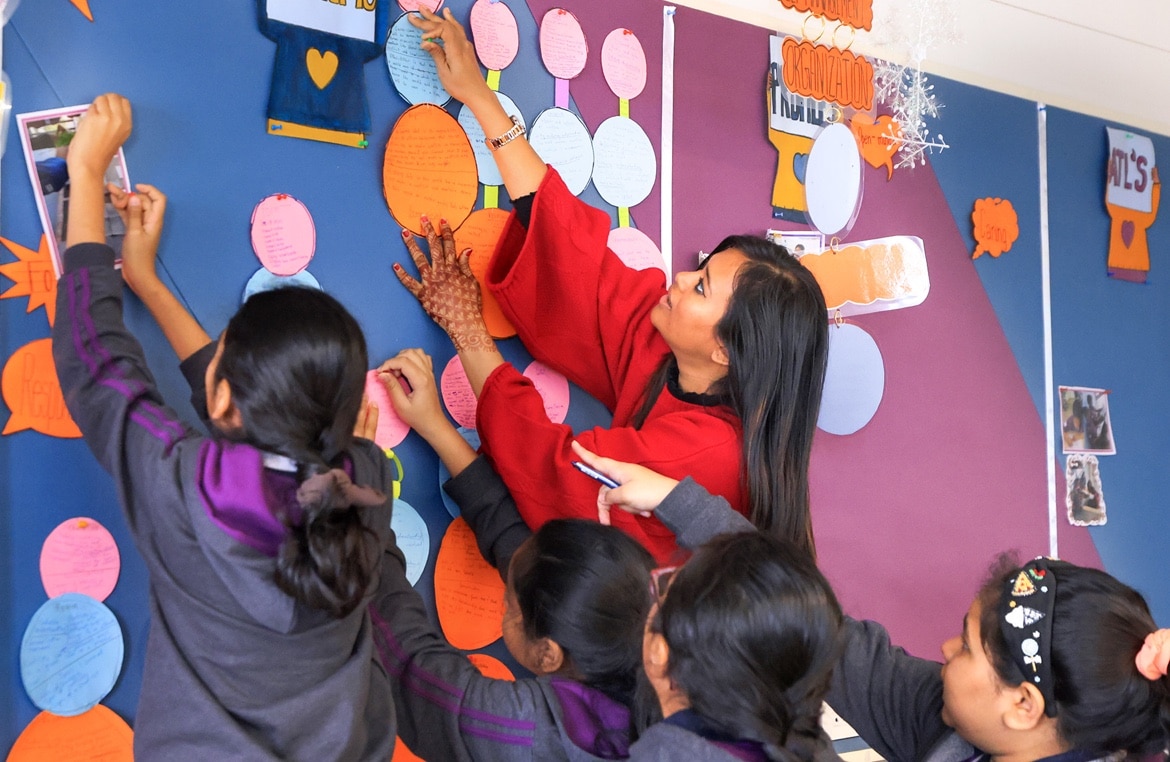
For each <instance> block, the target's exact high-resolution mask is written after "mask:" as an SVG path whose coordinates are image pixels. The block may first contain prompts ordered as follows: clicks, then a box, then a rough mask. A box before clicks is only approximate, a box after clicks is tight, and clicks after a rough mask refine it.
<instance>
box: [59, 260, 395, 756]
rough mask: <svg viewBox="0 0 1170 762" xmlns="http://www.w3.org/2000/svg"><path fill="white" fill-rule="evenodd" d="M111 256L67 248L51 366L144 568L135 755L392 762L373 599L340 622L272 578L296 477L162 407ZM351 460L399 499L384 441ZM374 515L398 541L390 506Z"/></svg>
mask: <svg viewBox="0 0 1170 762" xmlns="http://www.w3.org/2000/svg"><path fill="white" fill-rule="evenodd" d="M113 264H114V254H113V252H112V251H111V250H110V249H109V248H108V247H107V246H104V245H99V244H82V245H80V246H75V247H73V248H71V249H70V250H69V251H67V252H66V254H65V273H64V275H63V276H62V277H61V280H60V282H59V283H58V290H57V320H56V324H55V325H54V327H53V359H54V361H55V362H56V365H57V373H58V376H59V378H60V380H61V388H62V390H63V392H64V394H65V401H66V404H67V406H68V408H69V412H70V414H71V415H72V416H73V419H74V420H75V421H76V422H77V425H78V426H79V427H80V429H81V431H82V433H83V435H84V436H85V440H86V443H87V444H88V445H89V447H90V449H91V450H92V451H93V453H94V455H95V456H96V457H97V459H98V461H99V462H100V463H101V464H102V466H103V467H104V468H105V469H106V470H107V471H108V472H110V474H111V475H112V476H113V477H114V480H115V483H116V484H117V488H118V493H119V496H120V498H121V503H122V507H123V510H124V512H125V516H126V523H127V525H128V526H129V528H130V532H131V534H132V535H133V537H134V542H135V545H136V546H137V548H138V552H139V553H140V554H141V555H142V557H143V559H144V560H145V561H146V566H147V568H148V570H149V572H150V615H151V617H150V618H151V625H150V635H149V637H148V640H147V644H146V668H145V672H144V675H143V680H142V691H141V694H140V696H139V703H138V715H137V719H136V722H135V729H134V730H135V733H134V752H135V757H136V758H137V759H142V760H160V759H161V760H184V762H185V761H186V760H312V761H313V762H318V761H319V760H365V759H370V760H380V761H382V762H384V761H385V760H388V759H389V758H390V754H391V751H392V749H393V745H394V707H393V703H392V698H391V692H390V685H389V680H388V679H387V677H386V675H385V673H384V672H383V671H382V669H381V667H380V666H379V665H378V664H377V663H376V661H375V658H374V654H373V640H372V638H371V637H370V630H371V627H370V618H369V615H368V613H367V611H366V607H365V606H360V607H358V609H357V610H355V611H354V612H353V613H352V614H350V615H349V616H347V617H345V618H344V619H334V618H332V617H330V616H329V615H327V614H325V613H324V612H321V611H317V610H313V609H310V608H307V607H305V606H303V605H300V604H298V603H297V602H296V601H294V600H293V599H292V598H290V597H289V596H288V595H286V594H284V593H282V592H281V591H280V590H279V589H278V588H277V587H276V585H275V584H274V582H273V569H274V563H275V562H274V559H273V557H272V553H273V551H274V547H275V546H276V545H279V540H280V531H281V530H280V524H279V522H278V521H276V519H275V516H274V514H273V511H274V509H276V508H277V507H278V506H281V505H287V503H282V501H287V500H289V499H291V494H292V492H290V489H291V490H292V491H294V492H295V486H296V485H295V483H291V484H290V481H291V477H289V476H287V475H283V474H279V473H275V472H271V471H269V470H267V469H265V468H264V466H263V464H262V461H261V453H259V452H258V451H257V450H255V449H253V448H251V447H248V446H246V445H239V444H230V443H226V442H221V441H219V440H214V439H209V438H208V437H206V436H203V435H200V434H198V433H196V432H195V431H194V430H192V429H190V428H189V427H187V426H186V425H185V424H184V423H183V422H182V421H181V420H180V419H179V417H178V416H177V415H176V414H175V413H174V412H173V411H172V410H170V409H169V408H168V407H166V405H165V403H164V402H163V401H162V399H161V397H160V395H159V393H158V391H157V389H156V388H155V385H154V379H153V377H152V376H151V374H150V371H149V369H148V368H147V367H146V362H145V359H144V357H143V353H142V348H141V346H139V344H138V342H137V341H136V340H135V338H134V337H133V336H132V335H131V334H130V333H129V332H128V331H127V330H126V327H125V326H124V325H123V323H122V278H121V275H120V274H119V273H118V272H117V271H116V270H115V269H114V268H113ZM348 456H349V465H350V467H351V471H352V477H353V479H354V481H355V482H356V483H358V484H364V485H369V486H372V487H374V488H375V489H378V490H381V491H382V492H384V493H385V494H387V495H389V494H391V480H392V477H393V475H392V474H391V472H390V469H389V468H388V467H387V461H386V458H385V457H384V456H383V455H382V453H381V452H380V451H379V450H378V449H377V448H376V447H374V446H373V445H372V444H370V443H367V442H357V443H355V445H354V446H353V447H352V448H351V449H350V451H349V453H348ZM367 515H368V517H369V521H368V523H369V526H370V528H371V529H372V530H373V531H375V532H376V533H377V534H378V536H379V538H380V539H381V540H382V541H383V542H384V543H389V542H390V541H391V539H390V538H391V537H392V534H391V533H390V530H389V526H390V502H389V500H388V501H387V503H386V504H385V505H384V506H383V507H382V508H378V509H374V510H370V511H368V512H367ZM371 592H372V591H371Z"/></svg>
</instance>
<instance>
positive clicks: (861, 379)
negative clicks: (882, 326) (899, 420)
mask: <svg viewBox="0 0 1170 762" xmlns="http://www.w3.org/2000/svg"><path fill="white" fill-rule="evenodd" d="M885 389H886V365H885V362H884V361H883V360H882V353H881V350H879V349H878V345H877V342H875V341H874V340H873V337H872V336H870V335H869V334H868V333H867V332H866V331H865V330H864V329H863V328H861V327H859V326H856V325H853V324H852V323H844V324H842V325H840V326H837V325H830V326H829V367H828V369H827V370H826V371H825V391H824V394H823V396H822V397H821V412H820V415H819V416H818V418H817V428H819V429H821V430H822V431H827V432H829V433H830V434H840V435H842V436H844V435H846V434H853V433H855V432H857V431H860V430H861V429H862V427H864V426H865V425H866V424H867V423H869V422H870V420H871V419H872V418H873V416H874V413H876V412H877V409H878V405H880V404H881V401H882V394H883V393H884V392H885Z"/></svg>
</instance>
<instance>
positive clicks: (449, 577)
mask: <svg viewBox="0 0 1170 762" xmlns="http://www.w3.org/2000/svg"><path fill="white" fill-rule="evenodd" d="M435 608H436V609H437V610H438V612H439V624H440V625H441V626H442V628H443V634H444V635H446V636H447V640H448V641H449V642H450V643H451V645H453V646H455V647H456V648H460V649H463V650H464V651H472V650H475V649H477V648H483V647H484V646H486V645H488V644H489V643H492V642H494V641H496V640H498V639H499V638H500V637H501V636H502V635H503V634H504V630H503V618H504V582H503V580H501V579H500V573H499V572H497V571H496V570H495V569H493V568H492V567H491V565H490V564H488V562H487V561H485V560H483V556H481V555H480V554H479V548H478V547H477V546H476V544H475V534H474V533H472V531H471V527H469V526H467V522H466V521H464V520H463V519H461V518H457V519H455V520H454V521H452V522H451V525H450V526H448V527H447V533H446V534H445V535H443V542H442V543H441V544H440V545H439V554H438V556H437V557H436V558H435Z"/></svg>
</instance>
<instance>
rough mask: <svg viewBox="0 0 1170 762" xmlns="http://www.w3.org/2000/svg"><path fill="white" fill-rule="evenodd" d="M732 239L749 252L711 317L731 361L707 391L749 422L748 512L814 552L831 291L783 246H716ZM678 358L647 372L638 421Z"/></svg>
mask: <svg viewBox="0 0 1170 762" xmlns="http://www.w3.org/2000/svg"><path fill="white" fill-rule="evenodd" d="M727 249H735V250H737V251H740V252H742V253H743V255H744V256H745V257H747V259H748V261H747V262H745V263H744V264H743V265H742V266H741V267H740V268H739V271H738V272H737V273H736V275H735V281H734V283H735V285H734V288H733V290H732V293H731V298H730V300H729V301H728V303H727V311H726V312H724V313H723V317H722V318H721V319H720V320H719V322H718V323H717V324H716V325H715V337H716V338H717V339H718V340H719V341H720V343H722V344H723V346H724V348H725V349H726V351H727V356H728V359H729V362H728V368H727V375H726V376H725V377H724V378H723V379H722V380H721V381H719V382H718V383H717V384H715V386H714V387H713V388H712V389H710V393H711V394H715V395H719V396H720V397H722V398H723V399H724V400H725V402H726V404H727V405H728V406H729V407H731V409H732V410H733V411H735V414H736V415H737V416H738V417H739V419H740V421H741V422H742V424H743V452H742V457H741V467H740V480H741V482H742V484H743V486H744V491H745V492H746V494H747V498H748V518H749V519H751V522H752V523H753V524H755V525H756V527H757V528H758V529H760V530H761V531H764V532H769V533H771V534H774V535H776V536H777V537H782V538H785V539H787V540H790V541H792V542H793V543H795V544H796V545H797V547H800V548H803V549H804V550H806V551H807V552H808V553H810V554H812V555H813V556H814V557H815V556H816V550H815V544H814V542H813V531H812V519H811V514H810V512H809V486H808V465H809V459H810V456H811V454H812V442H813V435H814V434H815V433H816V427H817V415H818V414H819V413H820V409H821V393H822V392H823V390H824V386H825V368H826V366H827V365H828V361H829V328H828V312H827V310H826V308H825V297H824V294H822V293H821V287H820V286H819V285H818V284H817V281H816V279H815V278H814V277H813V275H812V273H811V272H809V270H808V268H806V267H805V266H804V265H802V264H800V262H799V260H797V259H796V257H793V256H792V255H790V254H789V253H788V250H787V249H785V248H784V247H783V246H780V245H778V244H775V243H773V242H772V241H769V240H767V239H765V238H760V237H758V236H751V235H734V236H729V237H727V238H724V239H723V240H722V241H721V242H720V243H719V245H718V246H716V247H715V250H714V251H713V252H712V254H718V253H719V252H721V251H725V250H727ZM675 367H676V364H675V360H674V357H673V356H668V357H667V358H666V360H665V361H664V362H663V365H662V366H661V367H660V368H659V370H658V372H657V373H656V374H655V375H654V376H652V377H651V380H650V382H649V384H648V386H647V391H646V394H645V396H644V397H643V402H642V405H641V407H640V408H639V410H638V412H637V414H636V415H635V416H634V419H633V422H634V426H635V427H639V426H641V425H642V423H644V422H645V420H646V416H647V415H649V413H650V410H651V409H652V408H653V407H654V403H655V402H656V401H657V399H658V395H659V394H661V392H662V389H663V387H664V386H665V384H666V379H667V378H668V377H669V375H670V373H671V372H672V371H673V369H674V368H675Z"/></svg>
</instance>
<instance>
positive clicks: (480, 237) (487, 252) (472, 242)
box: [455, 209, 516, 339]
mask: <svg viewBox="0 0 1170 762" xmlns="http://www.w3.org/2000/svg"><path fill="white" fill-rule="evenodd" d="M507 223H508V213H507V212H505V211H504V210H503V209H478V210H476V211H474V212H472V213H471V216H470V217H468V218H467V222H464V223H463V224H462V225H460V226H459V229H458V230H457V231H455V247H456V249H457V250H458V251H463V250H464V249H471V259H470V262H469V264H470V265H471V272H472V273H474V274H475V279H476V280H477V281H479V292H480V295H481V296H482V297H483V307H482V312H483V322H484V323H485V324H486V325H487V329H488V333H490V334H491V335H492V336H494V337H495V338H497V339H507V338H510V337H512V336H515V335H516V329H515V327H513V326H512V322H511V321H510V320H508V318H507V317H505V315H504V311H503V310H502V309H500V303H499V302H498V301H496V296H495V294H493V293H492V292H491V290H490V289H489V288H488V287H487V283H486V278H487V270H488V265H489V264H491V261H492V254H493V253H494V252H495V250H496V244H498V243H499V242H500V236H501V235H502V234H503V232H504V226H505V225H507Z"/></svg>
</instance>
